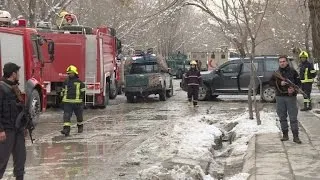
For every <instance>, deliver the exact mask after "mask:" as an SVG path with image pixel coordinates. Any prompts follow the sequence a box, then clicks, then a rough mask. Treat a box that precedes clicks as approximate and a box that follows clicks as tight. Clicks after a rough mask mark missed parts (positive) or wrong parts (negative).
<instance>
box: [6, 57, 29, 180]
mask: <svg viewBox="0 0 320 180" xmlns="http://www.w3.org/2000/svg"><path fill="white" fill-rule="evenodd" d="M19 69H20V67H19V66H18V65H16V64H14V63H7V64H5V65H4V67H3V77H2V79H1V81H0V104H1V106H0V179H1V178H2V176H3V174H4V172H5V170H6V167H7V163H8V160H9V157H10V154H12V157H13V174H14V176H15V177H16V179H17V180H23V176H24V167H25V162H26V145H25V134H26V133H25V132H24V129H25V127H24V126H25V124H26V122H22V123H21V124H18V125H17V124H16V121H17V118H18V114H19V113H21V111H22V108H21V107H22V105H23V99H22V97H21V95H20V94H17V92H20V90H19V89H18V80H19Z"/></svg>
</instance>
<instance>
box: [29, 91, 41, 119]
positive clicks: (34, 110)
mask: <svg viewBox="0 0 320 180" xmlns="http://www.w3.org/2000/svg"><path fill="white" fill-rule="evenodd" d="M28 108H29V113H30V116H31V119H32V122H34V123H35V124H37V123H38V122H39V119H40V113H41V99H40V95H39V92H38V91H37V90H36V89H34V90H33V91H32V93H31V96H30V98H29V102H28Z"/></svg>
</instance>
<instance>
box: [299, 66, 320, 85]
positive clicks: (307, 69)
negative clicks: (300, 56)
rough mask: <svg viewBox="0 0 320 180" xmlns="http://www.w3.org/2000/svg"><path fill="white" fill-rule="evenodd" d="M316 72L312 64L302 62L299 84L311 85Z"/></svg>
mask: <svg viewBox="0 0 320 180" xmlns="http://www.w3.org/2000/svg"><path fill="white" fill-rule="evenodd" d="M316 72H317V71H316V70H314V68H313V64H312V63H310V62H309V61H304V62H302V63H301V64H300V79H301V83H312V82H313V78H315V77H316V75H317V74H316Z"/></svg>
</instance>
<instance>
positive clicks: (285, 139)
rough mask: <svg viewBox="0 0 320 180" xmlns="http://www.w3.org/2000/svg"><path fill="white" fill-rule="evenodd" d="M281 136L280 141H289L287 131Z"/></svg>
mask: <svg viewBox="0 0 320 180" xmlns="http://www.w3.org/2000/svg"><path fill="white" fill-rule="evenodd" d="M282 134H283V136H282V138H281V139H280V140H281V141H288V140H289V135H288V130H287V131H283V132H282Z"/></svg>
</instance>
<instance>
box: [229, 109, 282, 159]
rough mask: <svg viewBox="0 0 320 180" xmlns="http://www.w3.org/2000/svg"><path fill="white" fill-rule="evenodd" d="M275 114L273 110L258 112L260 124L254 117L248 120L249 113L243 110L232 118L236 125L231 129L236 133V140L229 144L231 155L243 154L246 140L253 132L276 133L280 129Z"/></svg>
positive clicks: (247, 140)
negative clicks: (231, 148)
mask: <svg viewBox="0 0 320 180" xmlns="http://www.w3.org/2000/svg"><path fill="white" fill-rule="evenodd" d="M276 118H277V115H276V113H275V112H266V111H261V112H260V119H261V125H257V121H256V119H254V120H250V119H249V113H248V112H245V113H243V114H242V115H239V116H238V117H237V118H235V119H233V120H232V121H233V122H237V123H238V125H237V126H236V127H235V128H234V129H233V130H232V131H234V132H235V133H236V135H237V140H236V141H235V142H233V143H232V144H231V146H232V147H233V151H232V155H244V154H245V152H246V150H247V147H248V145H247V144H248V142H249V140H250V139H251V138H252V136H253V135H255V134H263V133H278V132H279V131H280V130H279V128H278V127H277V124H276Z"/></svg>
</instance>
